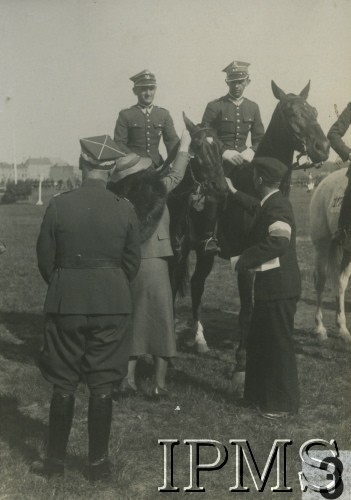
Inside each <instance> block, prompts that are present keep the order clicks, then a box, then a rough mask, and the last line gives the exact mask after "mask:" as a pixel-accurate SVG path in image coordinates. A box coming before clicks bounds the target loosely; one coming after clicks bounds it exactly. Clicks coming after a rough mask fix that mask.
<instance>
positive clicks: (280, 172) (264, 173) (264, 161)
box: [251, 157, 288, 183]
mask: <svg viewBox="0 0 351 500" xmlns="http://www.w3.org/2000/svg"><path fill="white" fill-rule="evenodd" d="M251 165H252V167H253V168H255V169H256V172H257V175H258V176H259V177H261V178H262V180H263V182H268V183H278V182H280V181H281V180H282V178H283V177H284V175H285V174H286V173H287V171H288V167H287V166H286V165H284V163H282V162H281V161H280V160H277V159H276V158H264V157H262V158H254V159H253V160H252V162H251Z"/></svg>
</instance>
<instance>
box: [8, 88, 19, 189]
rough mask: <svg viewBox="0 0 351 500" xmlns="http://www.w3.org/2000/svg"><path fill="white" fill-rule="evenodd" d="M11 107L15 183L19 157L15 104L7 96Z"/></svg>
mask: <svg viewBox="0 0 351 500" xmlns="http://www.w3.org/2000/svg"><path fill="white" fill-rule="evenodd" d="M10 101H12V102H11V103H10V109H11V128H12V130H11V132H12V159H13V177H14V181H15V184H17V180H18V177H17V158H16V133H15V129H16V127H15V109H14V105H13V98H11V97H6V102H10Z"/></svg>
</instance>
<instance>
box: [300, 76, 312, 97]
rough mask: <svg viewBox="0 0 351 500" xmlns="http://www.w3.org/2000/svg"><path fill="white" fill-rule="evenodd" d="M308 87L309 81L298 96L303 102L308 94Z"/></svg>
mask: <svg viewBox="0 0 351 500" xmlns="http://www.w3.org/2000/svg"><path fill="white" fill-rule="evenodd" d="M310 85H311V80H310V81H309V82H308V84H307V85H306V87H305V88H304V89H303V90H301V92H300V96H301V97H302V98H303V99H305V101H306V99H307V97H308V93H309V91H310Z"/></svg>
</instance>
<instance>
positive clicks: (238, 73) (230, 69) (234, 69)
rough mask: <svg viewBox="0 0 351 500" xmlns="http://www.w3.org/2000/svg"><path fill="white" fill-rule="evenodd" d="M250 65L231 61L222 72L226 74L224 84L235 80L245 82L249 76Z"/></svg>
mask: <svg viewBox="0 0 351 500" xmlns="http://www.w3.org/2000/svg"><path fill="white" fill-rule="evenodd" d="M249 66H250V63H247V62H244V61H232V62H231V63H230V64H228V66H226V67H225V68H224V69H223V70H222V71H224V73H227V78H226V82H233V81H235V80H246V78H248V76H249Z"/></svg>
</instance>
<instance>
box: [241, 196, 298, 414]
mask: <svg viewBox="0 0 351 500" xmlns="http://www.w3.org/2000/svg"><path fill="white" fill-rule="evenodd" d="M240 196H241V195H240V194H239V197H240ZM255 203H256V202H255ZM251 208H252V207H251ZM268 263H269V265H270V266H271V268H270V269H268V268H267V267H269V266H268ZM237 267H238V269H239V270H245V269H259V270H258V271H257V272H256V276H255V285H254V309H253V315H252V322H251V327H250V332H249V335H248V339H247V363H246V379H245V392H244V394H245V398H246V399H247V401H249V402H250V403H252V404H253V405H255V406H258V407H260V409H261V410H262V411H264V412H280V411H284V412H292V413H295V412H297V410H298V407H299V389H298V376H297V365H296V357H295V346H294V340H293V328H294V315H295V313H296V303H297V300H298V297H299V295H300V292H301V282H300V273H299V268H298V263H297V258H296V228H295V221H294V215H293V211H292V207H291V204H290V202H289V200H288V199H287V198H285V197H283V195H282V194H281V192H280V191H276V192H275V193H273V194H271V195H270V196H269V197H268V198H267V199H266V200H265V201H264V200H263V205H262V207H260V208H259V210H258V212H257V214H256V218H255V221H254V224H253V226H252V229H251V232H250V235H249V246H248V248H247V249H246V250H244V251H243V253H242V255H241V257H240V259H239V261H238V264H237Z"/></svg>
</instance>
